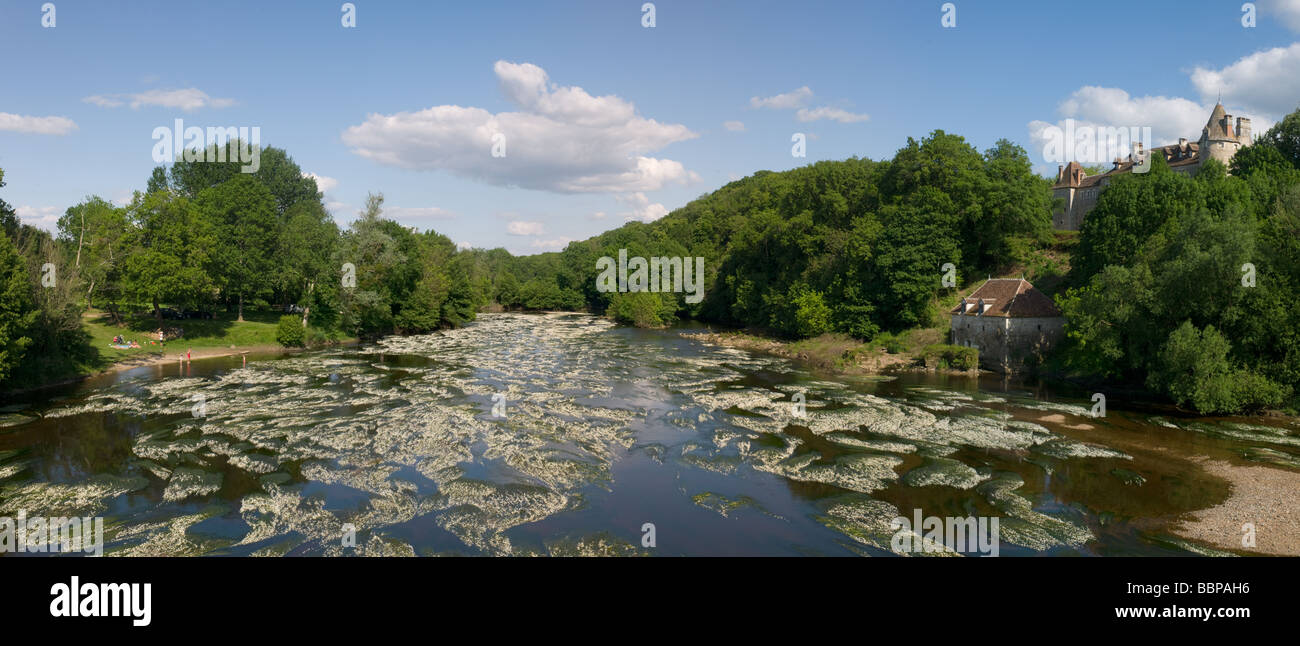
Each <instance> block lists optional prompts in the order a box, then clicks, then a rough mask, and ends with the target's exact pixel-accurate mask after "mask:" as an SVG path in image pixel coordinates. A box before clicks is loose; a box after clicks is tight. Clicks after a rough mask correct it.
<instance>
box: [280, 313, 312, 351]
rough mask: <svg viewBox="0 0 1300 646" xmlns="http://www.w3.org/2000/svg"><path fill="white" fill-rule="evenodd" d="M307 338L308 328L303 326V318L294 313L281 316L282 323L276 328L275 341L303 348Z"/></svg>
mask: <svg viewBox="0 0 1300 646" xmlns="http://www.w3.org/2000/svg"><path fill="white" fill-rule="evenodd" d="M306 339H307V330H306V329H305V328H303V326H302V318H300V317H298V316H294V315H293V314H286V315H284V316H281V317H280V325H279V326H278V327H276V328H275V341H276V342H277V343H279V344H280V345H282V346H284V347H286V348H288V347H296V348H301V347H302V346H303V343H304V342H305V341H306Z"/></svg>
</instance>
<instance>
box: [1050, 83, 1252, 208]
mask: <svg viewBox="0 0 1300 646" xmlns="http://www.w3.org/2000/svg"><path fill="white" fill-rule="evenodd" d="M1250 141H1251V139H1250V119H1247V118H1245V117H1237V119H1236V121H1235V122H1234V121H1233V118H1232V115H1230V114H1228V113H1227V111H1226V110H1224V109H1223V104H1222V103H1219V104H1217V105H1215V106H1214V112H1212V113H1211V114H1210V121H1209V122H1208V123H1206V124H1205V128H1203V129H1202V130H1201V138H1200V140H1199V141H1196V142H1189V141H1187V140H1186V139H1179V140H1178V143H1176V144H1171V145H1168V146H1161V147H1159V148H1153V149H1152V150H1151V154H1153V155H1157V154H1158V155H1161V156H1163V157H1164V159H1165V162H1166V163H1167V164H1168V165H1169V168H1170V169H1171V170H1173V171H1174V172H1176V173H1184V174H1187V175H1195V174H1196V171H1197V170H1199V169H1200V167H1201V165H1202V164H1204V163H1205V160H1207V159H1217V160H1219V161H1220V162H1222V163H1223V165H1224V166H1227V165H1229V164H1230V163H1231V162H1232V157H1233V156H1234V155H1236V154H1237V151H1238V150H1240V149H1241V147H1242V146H1248V145H1250ZM1137 146H1138V152H1139V153H1140V152H1141V144H1140V143H1139V144H1137ZM1134 164H1135V159H1134V156H1133V155H1129V157H1128V159H1119V158H1116V159H1115V161H1114V162H1113V165H1114V167H1113V168H1111V170H1109V171H1106V172H1105V173H1102V174H1100V175H1088V174H1087V173H1085V172H1084V170H1083V166H1081V165H1080V164H1079V163H1078V162H1073V161H1072V162H1070V163H1069V164H1066V165H1065V166H1061V167H1059V168H1058V169H1057V173H1056V184H1055V185H1053V186H1052V195H1053V196H1054V197H1058V198H1061V199H1062V200H1064V202H1065V204H1064V206H1063V207H1062V208H1058V209H1056V210H1055V211H1054V212H1053V213H1052V226H1054V227H1055V228H1057V229H1069V230H1074V231H1077V230H1078V229H1079V227H1080V226H1082V224H1083V218H1084V217H1085V216H1087V215H1088V212H1089V211H1091V210H1092V207H1094V206H1096V204H1097V196H1098V195H1099V194H1100V193H1101V191H1102V190H1104V189H1105V188H1106V186H1107V185H1108V184H1109V183H1110V180H1112V179H1114V178H1115V177H1117V176H1119V175H1122V174H1124V173H1131V172H1133V166H1134Z"/></svg>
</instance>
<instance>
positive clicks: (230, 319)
mask: <svg viewBox="0 0 1300 646" xmlns="http://www.w3.org/2000/svg"><path fill="white" fill-rule="evenodd" d="M280 316H281V313H280V312H244V320H243V321H242V322H236V321H235V315H234V314H226V313H224V312H220V313H217V315H216V318H215V319H213V320H201V319H184V320H179V321H173V320H168V319H163V321H162V324H163V326H164V327H169V328H171V327H178V328H181V329H182V330H184V331H185V336H184V338H181V339H174V340H171V341H167V342H165V343H162V344H160V343H158V337H157V334H156V330H157V329H158V323H157V321H155V320H154V319H153V317H151V316H145V317H127V319H126V321H125V325H123V326H120V327H119V326H116V325H113V324H112V321H111V319H110V318H109V317H108V315H107V314H106V313H104V312H101V311H99V310H90V311H88V312H86V314H85V316H84V317H83V322H84V323H85V327H86V332H87V333H89V334H90V336H91V344H92V345H93V346H94V347H95V349H96V350H97V351H98V353H99V361H97V362H95V363H96V364H98V365H92V366H88V368H91V369H102V368H105V367H108V366H109V365H112V364H114V363H117V362H119V361H122V360H125V359H132V358H137V357H144V356H156V355H158V354H161V353H165V352H171V353H177V352H185V350H186V349H195V350H197V349H200V348H229V347H230V346H232V345H233V346H236V347H244V346H265V345H276V341H275V327H276V324H277V323H278V322H279V319H280ZM119 335H120V336H122V337H125V338H126V340H127V341H135V342H136V343H139V344H140V347H139V348H138V349H137V348H132V349H129V350H122V349H118V348H113V347H109V343H111V342H112V341H113V337H114V336H119ZM151 341H152V342H151Z"/></svg>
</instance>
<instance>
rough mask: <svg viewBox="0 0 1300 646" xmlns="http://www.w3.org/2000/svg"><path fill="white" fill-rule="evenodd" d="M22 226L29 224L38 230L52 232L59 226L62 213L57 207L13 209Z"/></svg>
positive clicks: (21, 207)
mask: <svg viewBox="0 0 1300 646" xmlns="http://www.w3.org/2000/svg"><path fill="white" fill-rule="evenodd" d="M14 212H15V213H17V214H18V219H19V220H21V221H22V223H23V224H30V225H32V226H34V227H37V228H39V229H45V230H46V231H49V232H51V233H52V232H54V229H55V228H56V227H57V226H58V224H59V216H60V215H62V214H63V213H62V211H60V210H59V207H57V206H20V207H18V208H15V209H14Z"/></svg>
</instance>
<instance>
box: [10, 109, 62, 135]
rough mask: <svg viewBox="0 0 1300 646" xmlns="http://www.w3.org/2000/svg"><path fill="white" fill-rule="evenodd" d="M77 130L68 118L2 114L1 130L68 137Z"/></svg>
mask: <svg viewBox="0 0 1300 646" xmlns="http://www.w3.org/2000/svg"><path fill="white" fill-rule="evenodd" d="M76 129H77V124H76V123H75V122H73V121H72V119H68V118H67V117H32V116H27V115H21V114H10V113H8V112H0V130H9V131H12V132H25V133H28V134H35V135H66V134H68V133H70V132H72V131H73V130H76Z"/></svg>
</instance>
